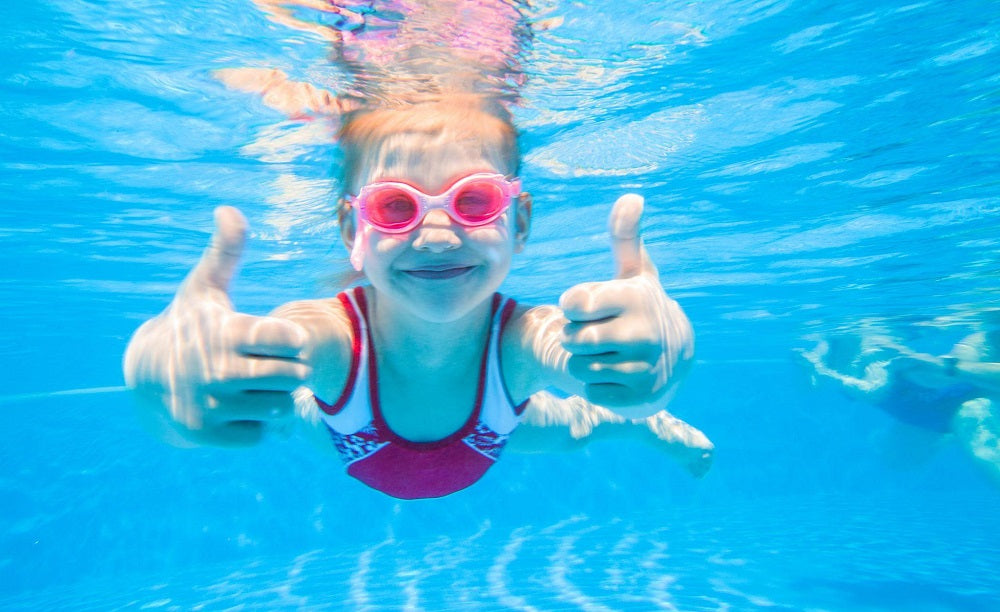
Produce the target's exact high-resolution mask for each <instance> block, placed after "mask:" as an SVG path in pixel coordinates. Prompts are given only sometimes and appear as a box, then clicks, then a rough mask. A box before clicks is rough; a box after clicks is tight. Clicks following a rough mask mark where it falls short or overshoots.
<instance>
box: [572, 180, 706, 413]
mask: <svg viewBox="0 0 1000 612" xmlns="http://www.w3.org/2000/svg"><path fill="white" fill-rule="evenodd" d="M642 208H643V199H642V197H641V196H638V195H635V194H628V195H624V196H622V197H620V198H619V199H618V201H617V202H615V205H614V208H613V209H612V210H611V215H610V217H609V220H608V226H609V229H610V233H611V250H612V252H613V254H614V259H615V278H614V279H613V280H609V281H603V282H589V283H581V284H579V285H576V286H574V287H571V288H570V289H569V290H567V291H566V292H565V293H563V294H562V297H560V299H559V307H560V308H561V309H562V310H563V315H564V316H565V317H566V319H567V322H566V325H565V328H564V331H563V338H562V345H563V348H564V349H565V350H566V351H567V352H569V353H570V357H569V359H568V361H567V366H566V367H567V370H568V373H569V374H570V375H571V376H572V377H573V378H575V379H576V380H577V381H579V382H580V383H582V384H583V388H584V396H585V397H586V399H587V400H588V401H590V402H593V403H594V404H598V405H600V406H604V407H606V408H610V409H612V410H614V411H615V412H618V413H619V414H621V415H622V416H626V417H629V418H644V417H647V416H650V415H652V414H655V413H656V412H658V411H660V410H662V409H663V408H664V407H665V405H666V403H667V401H668V400H669V397H668V394H670V392H671V391H672V390H673V389H674V388H675V387H676V383H677V382H678V379H679V378H680V377H679V374H680V371H681V370H682V369H683V368H682V366H684V365H686V364H687V363H688V362H690V360H691V358H692V356H693V354H694V334H693V332H692V330H691V324H690V323H689V322H688V319H687V316H685V314H684V311H683V310H682V309H681V307H680V306H679V305H678V304H677V302H675V301H674V300H672V299H670V298H669V297H667V294H666V293H665V292H664V291H663V288H662V287H661V286H660V282H659V274H658V273H657V270H656V266H655V264H653V261H652V260H651V259H650V258H649V254H648V253H647V252H646V248H645V247H644V246H643V244H642V238H641V236H640V232H639V221H640V218H641V217H642Z"/></svg>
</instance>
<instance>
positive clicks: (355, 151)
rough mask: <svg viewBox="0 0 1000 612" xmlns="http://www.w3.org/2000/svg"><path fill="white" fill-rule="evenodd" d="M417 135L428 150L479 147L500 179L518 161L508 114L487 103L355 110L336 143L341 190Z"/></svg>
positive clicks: (471, 99) (459, 100)
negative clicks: (378, 156) (381, 150)
mask: <svg viewBox="0 0 1000 612" xmlns="http://www.w3.org/2000/svg"><path fill="white" fill-rule="evenodd" d="M413 134H419V135H421V136H422V137H425V138H426V139H427V140H426V142H427V144H428V145H432V144H436V143H439V142H442V141H463V142H473V143H478V144H479V146H480V147H481V148H482V151H483V153H484V157H487V158H496V157H497V156H498V155H499V158H497V163H498V164H500V166H501V169H502V170H503V172H504V173H505V174H508V175H512V176H513V175H516V174H517V173H518V171H519V169H520V163H521V157H520V150H519V148H518V143H517V130H516V129H515V128H514V124H513V119H512V117H511V115H510V112H509V111H508V110H507V109H506V107H504V106H503V104H501V103H500V102H498V101H496V100H495V99H492V98H487V97H484V96H477V95H472V94H455V95H449V96H447V97H441V98H430V99H426V100H418V101H410V102H399V103H397V104H393V105H383V106H380V107H377V108H364V107H362V108H359V109H357V110H354V111H351V112H350V113H347V114H346V115H344V117H343V120H342V123H341V127H340V131H339V133H338V142H339V143H340V149H341V152H342V154H343V161H342V164H341V177H340V178H341V189H342V191H346V190H347V189H349V186H350V184H351V179H352V178H353V177H354V176H356V174H357V173H358V171H359V170H360V168H362V167H363V166H364V165H365V164H366V163H367V162H370V161H371V156H372V155H373V152H374V151H375V150H376V149H377V148H378V147H379V145H383V144H385V143H386V142H390V141H392V139H394V138H399V137H402V136H407V135H413Z"/></svg>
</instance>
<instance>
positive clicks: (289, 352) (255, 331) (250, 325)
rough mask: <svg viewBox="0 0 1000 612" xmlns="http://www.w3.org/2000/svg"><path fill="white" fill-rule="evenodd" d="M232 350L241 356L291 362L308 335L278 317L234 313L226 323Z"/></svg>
mask: <svg viewBox="0 0 1000 612" xmlns="http://www.w3.org/2000/svg"><path fill="white" fill-rule="evenodd" d="M226 331H227V333H229V334H230V336H229V337H230V338H233V339H234V340H233V347H234V348H235V349H236V351H237V352H239V353H240V354H242V355H247V356H250V355H255V356H266V357H280V358H284V359H295V358H297V357H298V356H299V354H300V353H301V352H302V349H303V348H305V346H306V342H307V341H308V338H309V335H308V333H307V332H306V330H305V329H303V327H302V326H301V325H299V324H298V323H295V322H293V321H289V320H287V319H280V318H278V317H255V316H253V315H246V314H236V315H234V316H233V317H232V318H230V319H229V321H228V322H227V323H226Z"/></svg>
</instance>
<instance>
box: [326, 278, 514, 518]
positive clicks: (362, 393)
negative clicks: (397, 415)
mask: <svg viewBox="0 0 1000 612" xmlns="http://www.w3.org/2000/svg"><path fill="white" fill-rule="evenodd" d="M337 299H339V300H340V302H341V304H342V305H343V307H344V311H345V312H346V313H347V315H348V317H349V318H350V321H351V327H352V329H353V333H354V339H353V355H352V358H351V371H350V374H349V376H348V379H347V384H346V385H345V387H344V391H343V393H342V394H341V396H340V397H339V398H338V399H337V400H336V401H335V402H334V403H333V404H328V403H326V402H324V401H323V400H322V399H320V398H319V397H315V396H314V397H315V400H316V404H317V405H318V406H319V408H320V410H321V416H322V418H323V422H324V423H325V424H326V427H327V429H328V430H329V432H330V437H331V438H332V439H333V444H334V446H335V447H336V449H337V452H338V453H339V454H340V456H341V458H342V459H343V460H344V463H345V464H346V465H347V473H348V474H349V475H351V476H353V477H354V478H357V479H358V480H360V481H361V482H363V483H365V484H366V485H368V486H370V487H372V488H374V489H377V490H379V491H382V492H383V493H386V494H388V495H391V496H393V497H398V498H400V499H419V498H427V497H442V496H444V495H448V494H450V493H454V492H455V491H459V490H461V489H464V488H465V487H468V486H469V485H471V484H472V483H474V482H476V481H477V480H479V479H480V478H481V477H482V476H483V474H485V473H486V470H488V469H489V468H490V467H491V466H492V465H493V463H494V462H495V461H496V460H497V459H498V458H499V457H500V451H501V450H503V447H504V445H505V444H506V443H507V437H508V436H509V435H510V432H511V431H513V430H514V428H515V427H516V426H517V424H518V422H519V421H520V417H521V414H522V413H523V412H524V409H525V408H526V407H527V404H528V402H527V400H525V401H524V402H522V403H521V404H520V405H515V404H514V402H513V400H511V398H510V395H509V393H508V392H507V388H506V386H505V385H504V383H503V375H502V371H501V368H500V336H501V334H502V333H503V328H504V325H505V324H506V323H507V321H508V320H509V319H510V315H511V314H512V313H513V311H514V300H511V299H509V298H504V297H502V296H501V295H500V294H495V295H494V296H493V303H492V310H491V315H490V320H491V323H490V334H489V338H488V340H487V342H486V348H485V351H484V353H483V358H482V361H481V363H480V367H479V382H478V385H477V388H476V402H475V405H474V407H473V409H472V411H471V414H470V415H469V418H468V419H467V420H466V422H465V424H464V425H462V427H461V428H459V429H458V431H456V432H454V433H452V434H451V435H449V436H446V437H445V438H443V439H441V440H435V441H432V442H414V441H412V440H407V439H405V438H403V437H401V436H399V435H398V434H396V433H395V432H394V431H392V429H390V428H389V425H388V424H387V423H386V421H385V418H384V417H383V416H382V408H381V405H380V404H379V389H378V372H377V370H376V363H377V362H376V359H375V350H374V344H373V342H372V336H371V329H370V327H369V325H368V306H367V302H366V300H365V294H364V291H363V290H362V288H361V287H356V288H355V289H354V290H353V291H345V292H343V293H341V294H339V295H338V296H337Z"/></svg>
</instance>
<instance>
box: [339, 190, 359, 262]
mask: <svg viewBox="0 0 1000 612" xmlns="http://www.w3.org/2000/svg"><path fill="white" fill-rule="evenodd" d="M337 223H338V224H339V225H340V240H341V242H343V243H344V247H345V248H346V249H347V252H348V253H350V252H351V249H353V248H354V237H355V235H356V234H357V226H356V225H355V223H354V210H353V209H352V208H351V204H350V202H348V201H347V200H345V199H344V198H340V199H339V200H337Z"/></svg>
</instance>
